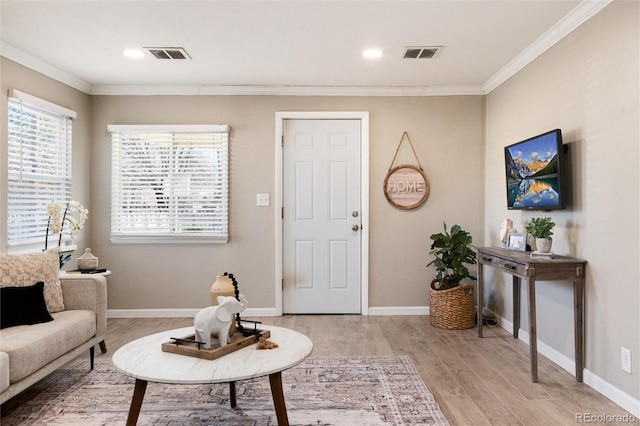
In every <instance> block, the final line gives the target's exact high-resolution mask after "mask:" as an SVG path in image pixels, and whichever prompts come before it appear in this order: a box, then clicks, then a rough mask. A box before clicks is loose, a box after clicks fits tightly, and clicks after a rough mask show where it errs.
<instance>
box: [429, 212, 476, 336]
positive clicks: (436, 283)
mask: <svg viewBox="0 0 640 426" xmlns="http://www.w3.org/2000/svg"><path fill="white" fill-rule="evenodd" d="M431 240H432V241H433V243H432V244H431V251H430V252H429V254H430V255H432V256H434V259H433V260H432V261H431V262H429V263H428V264H427V266H435V268H436V270H437V271H438V273H437V275H436V278H435V279H434V280H433V281H431V285H430V288H429V296H430V299H431V302H430V304H429V310H430V315H431V325H433V326H435V327H438V328H446V329H450V330H462V329H466V328H472V327H473V326H474V325H475V299H474V296H473V284H471V283H465V284H463V283H462V281H463V280H465V279H470V280H475V279H476V277H474V276H472V275H471V274H470V272H469V269H468V268H467V267H466V266H465V265H475V264H476V263H477V260H476V253H475V252H474V251H473V250H472V249H471V242H472V238H471V234H469V233H468V232H467V231H464V230H463V229H462V228H461V227H460V225H453V226H452V227H451V231H450V232H449V231H447V224H446V223H445V224H444V232H440V233H438V234H433V235H431Z"/></svg>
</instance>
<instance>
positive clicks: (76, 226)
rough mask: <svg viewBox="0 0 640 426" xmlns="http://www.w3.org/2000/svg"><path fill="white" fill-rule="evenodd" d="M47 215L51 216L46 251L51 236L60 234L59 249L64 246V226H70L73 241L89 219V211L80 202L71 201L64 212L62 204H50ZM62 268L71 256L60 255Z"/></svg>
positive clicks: (46, 237) (46, 238) (45, 242)
mask: <svg viewBox="0 0 640 426" xmlns="http://www.w3.org/2000/svg"><path fill="white" fill-rule="evenodd" d="M47 213H48V214H49V221H48V222H47V234H46V235H45V240H44V249H45V250H46V249H47V248H48V245H49V234H50V233H51V234H60V237H58V247H60V246H61V244H62V231H63V230H64V225H65V224H68V229H69V232H70V233H71V239H72V240H75V239H76V237H77V236H78V232H80V230H81V229H82V227H83V226H84V222H85V221H86V220H87V218H88V217H89V210H87V209H85V208H84V206H83V205H82V204H80V203H79V202H78V201H71V202H69V203H67V205H66V206H65V208H64V212H63V210H62V204H60V203H49V204H47ZM59 256H60V267H61V268H62V265H64V264H65V263H67V262H68V261H69V260H70V259H71V255H70V254H65V253H60V254H59Z"/></svg>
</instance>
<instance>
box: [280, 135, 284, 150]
mask: <svg viewBox="0 0 640 426" xmlns="http://www.w3.org/2000/svg"><path fill="white" fill-rule="evenodd" d="M280 146H282V147H283V148H284V135H282V137H281V138H280Z"/></svg>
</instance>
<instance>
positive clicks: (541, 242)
mask: <svg viewBox="0 0 640 426" xmlns="http://www.w3.org/2000/svg"><path fill="white" fill-rule="evenodd" d="M551 242H552V241H551V238H536V249H537V250H538V251H539V252H540V253H549V252H550V251H551Z"/></svg>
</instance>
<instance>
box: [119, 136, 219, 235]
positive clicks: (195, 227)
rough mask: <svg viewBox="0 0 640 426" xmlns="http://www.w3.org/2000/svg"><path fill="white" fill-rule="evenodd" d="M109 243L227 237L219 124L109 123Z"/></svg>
mask: <svg viewBox="0 0 640 426" xmlns="http://www.w3.org/2000/svg"><path fill="white" fill-rule="evenodd" d="M108 130H109V132H111V143H112V146H111V241H112V242H113V243H183V242H196V243H197V242H203V243H204V242H218V243H225V242H227V239H228V199H229V195H228V194H229V178H228V169H229V154H228V151H229V129H228V126H226V125H184V126H181V125H175V126H162V125H159V126H153V125H151V126H131V125H111V126H108Z"/></svg>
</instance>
